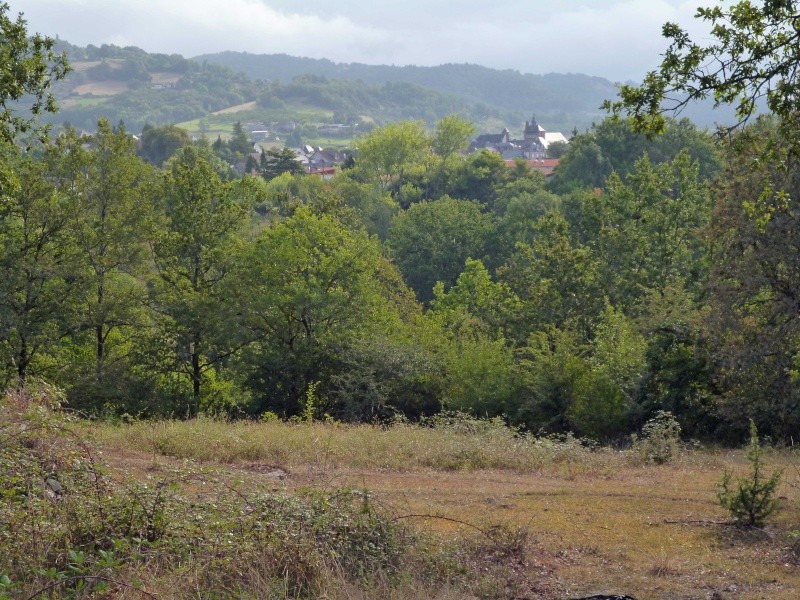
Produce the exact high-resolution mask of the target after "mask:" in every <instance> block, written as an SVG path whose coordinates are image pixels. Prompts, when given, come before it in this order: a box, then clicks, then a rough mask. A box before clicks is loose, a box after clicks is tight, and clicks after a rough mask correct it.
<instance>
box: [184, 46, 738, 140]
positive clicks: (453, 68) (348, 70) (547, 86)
mask: <svg viewBox="0 0 800 600" xmlns="http://www.w3.org/2000/svg"><path fill="white" fill-rule="evenodd" d="M193 60H195V61H198V62H200V63H203V62H205V63H211V64H216V65H224V66H226V67H228V68H230V69H232V70H234V71H239V72H242V73H245V74H247V75H248V76H249V77H251V78H254V79H262V80H279V81H291V80H292V79H293V78H295V77H298V76H302V75H308V74H310V75H320V76H324V77H327V78H329V79H341V80H349V81H364V82H368V83H384V82H402V83H412V84H416V85H420V86H423V87H426V88H429V89H432V90H436V91H439V92H441V93H444V94H449V95H453V96H456V97H459V98H462V99H464V100H467V101H469V102H471V103H478V105H479V106H480V105H485V106H486V107H487V108H488V107H491V109H494V110H500V111H504V112H505V113H506V115H509V113H511V114H513V115H514V118H516V119H517V120H519V124H516V123H514V122H509V123H508V126H509V128H511V129H514V128H515V127H518V126H519V125H521V120H522V119H523V118H530V115H531V114H535V115H536V118H537V120H538V121H539V122H540V123H542V124H543V125H544V126H545V127H546V128H547V129H549V130H552V131H557V130H560V131H563V132H564V133H567V132H569V131H571V130H572V129H573V128H577V129H579V130H582V129H585V128H587V127H589V126H590V125H591V124H592V123H593V122H595V121H598V120H601V119H603V118H605V116H606V113H604V112H603V111H601V110H600V108H599V107H600V105H601V104H602V102H603V101H604V100H606V99H608V98H613V97H615V96H616V94H617V89H616V85H615V84H614V83H612V82H611V81H609V80H608V79H605V78H603V77H592V76H589V75H582V74H578V73H568V74H562V73H548V74H545V75H532V74H528V73H520V72H519V71H514V70H510V69H508V70H497V69H490V68H487V67H482V66H479V65H473V64H446V65H440V66H436V67H417V66H403V67H397V66H387V65H366V64H361V63H335V62H332V61H330V60H327V59H315V58H300V57H295V56H289V55H286V54H249V53H247V52H220V53H217V54H204V55H201V56H196V57H194V59H193ZM712 106H713V103H712V102H711V101H707V102H701V103H696V104H693V105H690V106H688V107H687V108H686V109H685V110H684V111H683V113H682V114H681V116H682V117H688V118H689V119H691V120H692V121H694V122H695V123H697V124H698V125H700V126H701V127H710V128H713V127H714V125H715V123H733V122H735V117H734V111H733V110H732V109H730V108H728V107H723V108H719V109H713V108H712Z"/></svg>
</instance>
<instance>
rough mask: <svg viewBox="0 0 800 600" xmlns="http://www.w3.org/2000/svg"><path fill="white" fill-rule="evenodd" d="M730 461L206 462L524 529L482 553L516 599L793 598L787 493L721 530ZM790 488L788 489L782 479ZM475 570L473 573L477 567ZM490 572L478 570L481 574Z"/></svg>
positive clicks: (426, 513)
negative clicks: (521, 549)
mask: <svg viewBox="0 0 800 600" xmlns="http://www.w3.org/2000/svg"><path fill="white" fill-rule="evenodd" d="M104 458H105V460H107V461H109V463H110V464H111V465H112V466H113V467H114V468H119V469H124V470H126V471H128V472H130V473H134V474H135V473H140V474H142V475H144V474H146V473H147V472H149V471H152V470H153V469H160V468H170V467H174V466H178V465H183V466H186V465H187V464H189V465H191V464H193V463H191V461H188V462H187V461H182V460H179V459H174V458H166V457H163V456H160V455H154V454H147V453H143V452H132V451H127V450H124V451H123V450H119V449H114V448H107V449H106V450H105V452H104ZM721 465H727V466H731V467H733V468H738V467H740V466H741V461H740V457H739V456H738V455H737V454H730V455H716V456H712V457H709V456H700V457H690V458H688V459H685V460H682V461H681V462H680V463H679V464H674V465H667V466H644V467H631V466H626V465H624V464H620V466H619V467H618V468H614V469H611V470H609V471H608V472H605V473H586V472H580V473H571V472H569V471H568V470H566V471H565V470H563V469H561V470H552V471H548V470H543V471H540V472H524V473H521V472H514V471H510V470H471V471H444V470H420V469H418V470H411V471H404V472H398V471H396V470H390V469H377V468H348V467H342V466H338V467H330V466H326V465H324V464H302V465H297V464H293V465H292V467H291V468H288V467H286V466H284V465H280V464H266V463H259V462H244V461H242V462H237V463H233V464H224V465H222V464H219V465H215V464H211V463H208V462H206V463H204V465H203V468H214V469H219V471H220V473H222V474H224V476H225V477H228V478H231V479H232V480H237V481H242V482H247V481H253V482H256V481H258V482H260V483H262V484H263V483H265V482H266V483H268V484H269V485H273V486H274V487H275V489H280V490H283V491H291V490H293V489H299V488H308V487H313V488H320V489H334V488H342V487H345V488H352V489H353V490H354V493H366V494H369V497H370V501H371V502H373V503H375V504H378V505H380V506H381V507H383V508H384V509H385V510H387V511H389V512H390V514H392V515H394V516H395V518H397V519H402V520H404V521H406V522H409V523H413V524H414V526H415V527H418V528H420V529H424V530H428V531H434V532H436V533H437V534H438V535H441V536H444V537H445V538H451V537H459V536H472V535H476V531H480V532H484V533H486V534H487V535H491V532H492V531H495V530H498V528H502V530H504V531H513V530H518V531H520V532H524V535H526V536H527V541H528V543H527V544H526V550H525V553H524V556H513V557H512V556H506V557H503V556H499V555H498V556H493V557H488V558H487V557H486V556H481V557H479V558H476V559H475V560H477V561H479V562H480V561H484V560H491V561H500V563H501V564H502V566H503V568H504V569H508V585H513V586H514V589H515V590H517V591H516V592H515V593H517V594H522V595H520V596H519V597H520V598H574V597H579V596H587V595H590V594H598V593H615V594H628V595H631V596H633V597H635V598H637V599H639V600H641V599H651V598H652V599H664V600H673V599H675V600H677V599H679V598H680V599H689V598H693V599H694V598H697V599H707V598H715V599H720V598H722V599H727V598H731V599H734V598H735V599H756V598H776V599H786V600H789V599H795V598H797V597H798V590H800V568H799V567H798V564H797V563H798V561H797V560H796V556H795V553H794V552H793V549H792V545H791V542H790V540H791V535H790V532H791V530H792V529H794V528H795V527H796V525H795V524H796V523H797V517H798V514H797V510H796V507H797V506H798V502H800V497H798V491H797V489H796V488H795V487H794V486H792V485H784V487H783V489H782V490H781V493H782V495H783V503H784V509H783V510H782V511H781V513H780V514H779V515H778V517H777V518H776V519H775V520H774V521H773V523H772V524H771V525H770V526H769V527H768V528H766V529H765V530H764V531H761V530H747V529H740V528H737V527H734V526H732V525H730V524H729V523H728V521H727V515H726V514H725V513H724V511H723V510H722V509H721V508H720V507H719V505H718V503H717V501H716V496H715V486H716V484H717V482H718V480H719V474H720V466H721ZM789 483H791V481H790V482H789ZM482 568H483V567H482ZM487 568H488V567H487Z"/></svg>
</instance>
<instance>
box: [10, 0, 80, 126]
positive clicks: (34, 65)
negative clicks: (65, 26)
mask: <svg viewBox="0 0 800 600" xmlns="http://www.w3.org/2000/svg"><path fill="white" fill-rule="evenodd" d="M8 10H9V7H8V3H6V2H0V140H2V141H4V142H11V141H13V139H14V137H15V135H16V134H17V133H25V132H27V131H31V130H33V129H35V128H36V117H37V116H38V115H39V114H41V113H42V112H55V111H56V110H57V107H56V100H55V96H54V95H53V93H52V92H51V91H50V86H51V84H52V83H53V82H54V81H58V80H59V79H63V78H64V77H65V76H66V74H67V73H68V72H69V70H70V67H69V63H68V62H67V57H66V54H61V55H57V54H56V53H55V52H54V51H53V47H54V45H55V41H54V40H53V39H51V38H49V37H45V36H42V35H39V34H35V35H33V36H31V35H29V34H28V30H27V22H26V21H25V19H23V18H22V15H18V16H17V18H16V20H12V19H11V18H10V17H9V14H8ZM19 101H24V102H25V103H27V102H30V107H29V112H30V114H31V116H27V115H23V114H19V112H18V108H19V107H18V104H17V103H18V102H19Z"/></svg>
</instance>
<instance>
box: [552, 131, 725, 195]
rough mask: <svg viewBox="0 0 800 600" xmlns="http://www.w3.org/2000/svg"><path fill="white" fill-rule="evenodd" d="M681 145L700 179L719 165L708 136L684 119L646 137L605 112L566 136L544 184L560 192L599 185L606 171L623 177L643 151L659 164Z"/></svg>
mask: <svg viewBox="0 0 800 600" xmlns="http://www.w3.org/2000/svg"><path fill="white" fill-rule="evenodd" d="M681 151H685V152H686V153H688V155H689V163H694V162H697V164H698V168H699V172H698V175H699V178H700V180H701V181H705V180H707V179H709V178H711V177H713V176H714V175H715V174H716V173H717V172H718V171H719V169H720V167H721V166H722V165H721V162H720V158H719V156H718V153H717V150H716V148H715V147H714V140H713V138H712V137H711V136H710V135H709V134H708V133H707V132H705V131H702V130H701V129H698V128H697V127H696V126H695V125H694V124H693V123H692V122H691V121H689V120H688V119H681V120H680V121H674V120H669V121H667V122H666V125H665V130H664V132H663V134H662V135H660V136H658V137H655V138H652V139H651V138H648V137H647V136H646V135H644V134H642V133H640V132H637V131H636V129H635V128H634V127H633V126H632V125H631V124H630V123H628V122H627V121H617V120H615V119H612V118H607V119H604V120H603V121H600V122H599V123H596V124H594V125H592V128H591V129H590V130H588V131H587V132H585V133H581V134H578V135H577V136H575V137H573V138H572V139H571V140H570V143H569V145H568V146H567V148H566V151H565V152H564V155H563V156H562V157H561V161H560V163H559V166H558V169H556V172H555V174H554V175H553V178H552V179H551V181H550V182H549V187H550V188H551V189H552V190H554V191H557V192H561V193H564V192H566V191H569V190H571V189H574V188H576V187H589V188H601V187H604V186H605V182H606V178H608V176H609V175H611V173H616V174H617V175H618V176H619V177H620V179H621V180H622V181H623V182H627V180H628V174H629V173H630V172H631V171H633V170H634V168H635V165H636V163H637V161H640V160H641V159H642V157H643V156H645V155H647V156H648V158H649V160H650V162H651V163H653V164H654V165H660V164H661V163H664V162H671V161H674V160H675V158H676V157H677V156H678V154H679V153H680V152H681Z"/></svg>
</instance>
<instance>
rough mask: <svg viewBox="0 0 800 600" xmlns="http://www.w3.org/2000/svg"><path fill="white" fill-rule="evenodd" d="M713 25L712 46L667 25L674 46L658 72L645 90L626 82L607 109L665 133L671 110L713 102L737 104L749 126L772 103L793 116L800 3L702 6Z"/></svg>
mask: <svg viewBox="0 0 800 600" xmlns="http://www.w3.org/2000/svg"><path fill="white" fill-rule="evenodd" d="M696 17H697V18H698V19H700V20H702V21H704V22H706V23H707V24H708V25H709V27H708V29H709V31H710V35H709V37H708V39H709V40H710V41H709V42H707V43H702V44H701V43H697V42H694V41H692V39H691V37H690V36H689V34H688V33H687V32H686V31H685V30H684V29H682V28H681V27H679V26H678V25H676V24H675V23H666V24H665V25H664V27H663V30H662V32H663V35H664V37H665V38H666V39H668V40H669V46H668V47H667V50H666V52H665V53H664V54H663V59H662V61H661V66H660V68H659V69H658V70H653V71H650V72H649V73H648V74H647V75H646V76H645V78H644V81H643V82H642V84H641V85H640V86H632V85H623V86H621V87H620V91H619V99H618V100H616V101H613V102H612V101H608V102H606V103H605V107H606V108H608V109H610V110H611V111H613V112H614V113H617V114H619V113H627V114H628V115H629V116H630V119H631V121H632V122H633V124H634V126H635V127H636V128H637V129H639V130H643V131H648V132H661V131H663V130H664V128H665V126H666V120H665V118H664V113H665V112H676V111H680V109H681V108H682V107H684V106H686V104H688V103H689V102H692V101H694V100H698V99H704V98H708V97H711V98H713V99H714V102H715V103H716V104H717V105H719V104H736V111H737V114H738V116H739V119H740V120H741V121H745V120H747V119H748V118H749V117H750V116H751V115H752V114H753V113H754V112H755V111H756V109H757V107H758V103H759V102H760V101H762V100H765V101H766V104H767V106H768V108H769V109H770V110H771V111H772V112H773V113H775V114H776V115H778V116H780V117H783V118H786V117H789V116H792V115H794V114H795V113H797V111H798V109H800V73H798V69H797V64H798V62H799V61H800V27H798V22H800V8H799V7H798V4H797V2H796V0H762V1H761V2H754V1H751V0H740V1H739V2H735V3H730V4H722V5H720V4H715V5H713V6H711V7H708V8H705V7H700V8H698V9H697V15H696Z"/></svg>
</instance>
